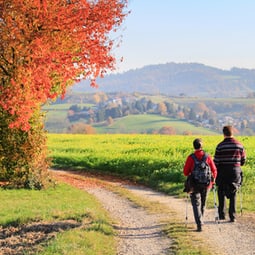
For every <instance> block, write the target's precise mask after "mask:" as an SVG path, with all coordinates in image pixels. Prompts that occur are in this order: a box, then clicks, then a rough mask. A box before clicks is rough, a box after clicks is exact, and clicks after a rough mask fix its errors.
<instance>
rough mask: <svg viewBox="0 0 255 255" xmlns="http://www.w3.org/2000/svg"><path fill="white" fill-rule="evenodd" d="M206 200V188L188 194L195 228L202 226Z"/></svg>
mask: <svg viewBox="0 0 255 255" xmlns="http://www.w3.org/2000/svg"><path fill="white" fill-rule="evenodd" d="M206 198H207V188H201V189H199V190H196V191H195V192H193V193H191V194H190V199H191V204H192V207H193V213H194V218H195V222H196V224H197V226H201V224H202V217H203V214H204V211H205V202H206Z"/></svg>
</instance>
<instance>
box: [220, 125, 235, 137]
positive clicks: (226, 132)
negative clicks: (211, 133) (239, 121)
mask: <svg viewBox="0 0 255 255" xmlns="http://www.w3.org/2000/svg"><path fill="white" fill-rule="evenodd" d="M222 131H223V135H224V136H225V137H232V136H233V128H232V126H224V127H223V130H222Z"/></svg>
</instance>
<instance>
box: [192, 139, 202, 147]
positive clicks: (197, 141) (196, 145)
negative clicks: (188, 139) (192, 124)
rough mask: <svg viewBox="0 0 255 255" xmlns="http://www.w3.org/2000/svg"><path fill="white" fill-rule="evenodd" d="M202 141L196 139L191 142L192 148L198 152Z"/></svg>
mask: <svg viewBox="0 0 255 255" xmlns="http://www.w3.org/2000/svg"><path fill="white" fill-rule="evenodd" d="M202 145H203V143H202V139H200V138H196V139H195V140H194V141H193V147H194V149H195V150H199V149H202Z"/></svg>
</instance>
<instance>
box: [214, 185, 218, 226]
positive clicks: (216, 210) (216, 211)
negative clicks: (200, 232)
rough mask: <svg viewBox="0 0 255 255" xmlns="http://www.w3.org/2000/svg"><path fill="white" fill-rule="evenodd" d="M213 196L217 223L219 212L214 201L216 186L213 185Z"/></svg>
mask: <svg viewBox="0 0 255 255" xmlns="http://www.w3.org/2000/svg"><path fill="white" fill-rule="evenodd" d="M213 197H214V208H215V222H216V223H219V212H218V206H217V202H216V187H215V185H213Z"/></svg>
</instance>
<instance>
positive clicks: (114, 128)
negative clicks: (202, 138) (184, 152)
mask: <svg viewBox="0 0 255 255" xmlns="http://www.w3.org/2000/svg"><path fill="white" fill-rule="evenodd" d="M165 126H170V127H172V128H174V130H175V131H176V134H177V135H182V134H183V133H184V132H190V133H191V134H194V135H195V134H200V135H217V133H216V132H213V131H211V130H209V129H205V128H202V127H196V126H194V125H192V124H190V123H188V122H186V121H181V120H176V119H172V118H169V117H165V116H160V115H152V114H143V115H141V114H140V115H129V116H126V117H123V118H120V119H117V120H114V123H113V124H112V125H111V126H101V127H100V126H97V125H95V126H94V127H95V128H96V130H97V133H98V134H103V133H106V134H107V133H110V134H121V133H122V134H123V133H124V134H128V133H131V134H132V133H133V134H142V133H145V134H146V133H152V132H153V131H158V130H159V129H161V128H162V127H165Z"/></svg>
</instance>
